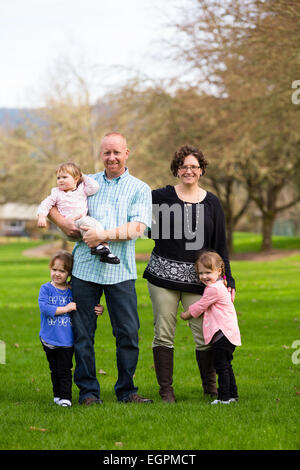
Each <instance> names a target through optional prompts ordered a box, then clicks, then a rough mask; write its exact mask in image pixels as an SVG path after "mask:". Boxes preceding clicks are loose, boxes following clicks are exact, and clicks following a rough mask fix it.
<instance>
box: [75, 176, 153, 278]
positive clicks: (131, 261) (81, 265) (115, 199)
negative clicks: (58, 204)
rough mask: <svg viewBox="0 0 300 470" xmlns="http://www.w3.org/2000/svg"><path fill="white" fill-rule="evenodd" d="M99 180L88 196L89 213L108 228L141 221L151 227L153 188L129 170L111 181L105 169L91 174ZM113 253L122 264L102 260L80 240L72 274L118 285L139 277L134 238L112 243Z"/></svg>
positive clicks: (76, 247) (76, 249)
mask: <svg viewBox="0 0 300 470" xmlns="http://www.w3.org/2000/svg"><path fill="white" fill-rule="evenodd" d="M89 176H91V177H92V178H94V179H95V180H96V181H98V183H99V186H100V188H99V191H98V192H97V193H96V194H94V195H92V196H89V197H88V209H89V215H90V216H91V217H94V218H95V219H97V220H99V222H101V223H102V225H103V227H104V229H105V230H108V229H113V228H116V227H119V226H120V225H123V224H126V223H127V222H133V221H138V222H142V223H143V224H145V225H146V226H147V227H150V226H151V218H152V197H151V189H150V187H149V186H148V185H147V184H146V183H144V182H143V181H141V180H139V179H137V178H135V177H134V176H131V175H130V174H129V171H128V169H126V171H125V172H124V173H123V174H122V175H121V176H119V177H118V178H114V179H112V180H108V179H107V178H106V176H105V172H104V171H102V172H101V173H96V174H95V175H89ZM109 246H110V249H111V251H112V253H113V254H114V255H116V256H118V258H120V264H117V265H112V264H107V263H101V261H99V257H98V256H94V255H91V253H90V248H89V247H88V246H87V245H86V243H84V242H83V241H80V242H78V243H76V245H75V248H74V250H73V255H74V264H73V275H74V276H75V277H77V278H78V279H82V280H84V281H90V282H95V283H97V284H117V283H119V282H123V281H127V280H129V279H136V278H137V272H136V263H135V240H128V241H121V242H117V241H116V242H110V243H109Z"/></svg>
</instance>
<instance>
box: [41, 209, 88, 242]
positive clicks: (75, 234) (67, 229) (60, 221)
mask: <svg viewBox="0 0 300 470" xmlns="http://www.w3.org/2000/svg"><path fill="white" fill-rule="evenodd" d="M48 218H49V219H50V220H51V222H53V223H54V224H55V225H57V226H58V227H59V228H60V229H61V230H62V231H63V232H64V234H65V235H67V237H69V238H73V239H74V240H78V239H79V238H81V234H80V231H79V230H78V228H77V227H76V225H75V223H74V220H76V219H77V217H76V219H66V217H64V216H63V215H61V214H60V213H59V212H58V210H57V208H56V207H52V209H51V210H50V212H49V215H48ZM79 218H80V217H78V219H79Z"/></svg>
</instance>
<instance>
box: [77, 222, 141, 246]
mask: <svg viewBox="0 0 300 470" xmlns="http://www.w3.org/2000/svg"><path fill="white" fill-rule="evenodd" d="M145 229H146V224H143V223H141V222H137V221H133V222H127V223H126V224H124V225H120V227H116V228H113V229H110V230H101V231H100V230H97V229H93V228H89V227H84V226H83V227H81V230H85V231H86V233H85V235H84V237H83V240H84V241H85V243H86V244H87V245H88V246H89V247H90V248H92V247H95V246H97V245H99V243H101V242H126V241H128V240H133V239H134V238H138V237H141V236H142V235H143V234H144V231H145Z"/></svg>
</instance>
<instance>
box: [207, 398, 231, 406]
mask: <svg viewBox="0 0 300 470" xmlns="http://www.w3.org/2000/svg"><path fill="white" fill-rule="evenodd" d="M231 400H232V399H229V400H214V401H212V402H211V405H217V404H218V403H222V404H223V405H229V403H231Z"/></svg>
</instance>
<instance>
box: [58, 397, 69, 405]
mask: <svg viewBox="0 0 300 470" xmlns="http://www.w3.org/2000/svg"><path fill="white" fill-rule="evenodd" d="M57 404H58V405H59V406H63V407H67V406H72V402H71V401H70V400H66V399H65V398H62V399H61V400H59V402H57Z"/></svg>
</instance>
